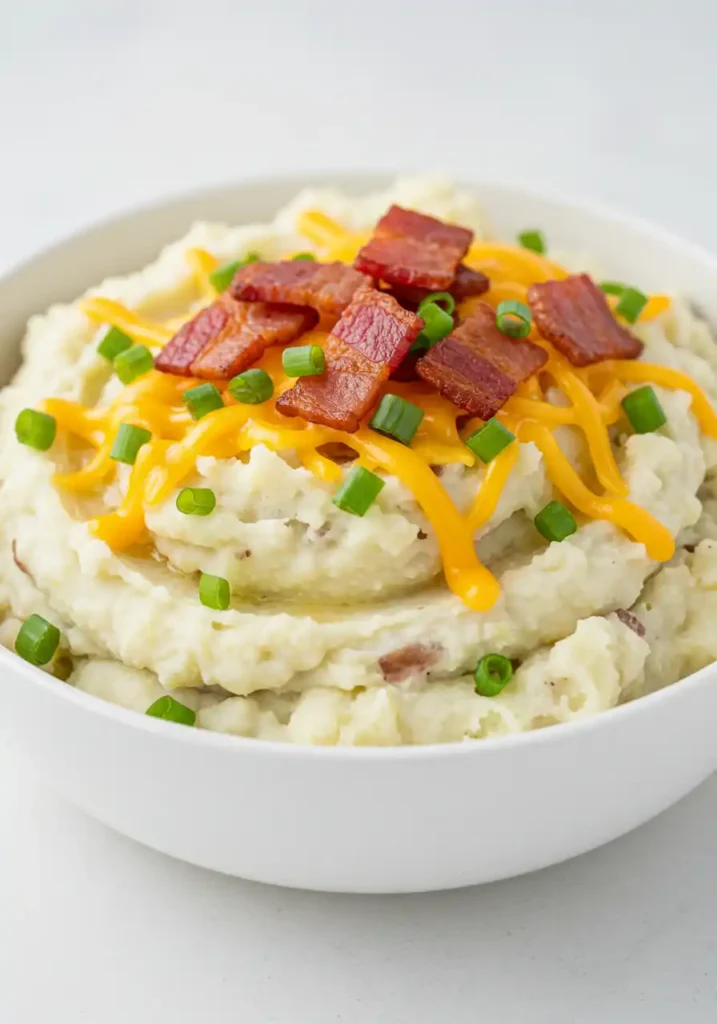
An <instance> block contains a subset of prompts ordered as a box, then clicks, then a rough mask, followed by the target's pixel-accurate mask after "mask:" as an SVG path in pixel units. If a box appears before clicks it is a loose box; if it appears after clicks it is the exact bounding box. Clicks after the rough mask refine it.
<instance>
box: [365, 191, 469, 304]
mask: <svg viewBox="0 0 717 1024" xmlns="http://www.w3.org/2000/svg"><path fill="white" fill-rule="evenodd" d="M472 241H473V232H472V231H469V230H468V229H467V228H460V227H456V226H455V225H453V224H444V223H443V222H442V221H440V220H436V218H435V217H428V216H426V215H425V214H423V213H416V212H415V211H414V210H404V209H402V208H401V207H400V206H392V207H391V208H390V210H389V211H388V213H386V214H385V215H384V216H383V217H382V218H381V220H380V221H379V222H378V224H377V225H376V229H375V231H374V235H373V238H372V239H371V241H370V242H368V243H367V244H366V245H364V246H363V248H362V249H361V251H360V252H359V254H358V256H357V257H356V259H355V260H354V266H355V267H356V269H357V270H361V271H363V273H364V274H369V275H370V276H371V277H374V278H379V279H380V280H382V281H386V282H387V283H388V284H393V285H401V286H408V287H418V288H427V289H428V290H429V291H447V290H448V289H449V288H450V286H451V285H452V284H453V280H454V278H455V276H456V271H457V268H458V264H459V263H460V261H461V260H462V259H463V257H464V256H465V254H466V253H467V252H468V246H469V245H470V244H471V242H472Z"/></svg>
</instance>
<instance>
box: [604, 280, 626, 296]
mask: <svg viewBox="0 0 717 1024" xmlns="http://www.w3.org/2000/svg"><path fill="white" fill-rule="evenodd" d="M598 287H599V288H600V291H601V292H605V294H606V295H617V296H620V295H622V293H623V292H624V291H625V289H626V288H627V285H626V284H621V283H620V281H602V282H601V283H600V284H599V285H598Z"/></svg>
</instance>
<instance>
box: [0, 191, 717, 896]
mask: <svg viewBox="0 0 717 1024" xmlns="http://www.w3.org/2000/svg"><path fill="white" fill-rule="evenodd" d="M332 181H333V182H335V183H337V184H339V185H341V186H343V187H345V188H347V189H349V190H352V191H355V192H361V191H365V190H367V189H370V188H375V187H381V186H383V185H385V184H387V181H386V179H385V178H382V177H378V176H341V175H339V176H334V177H333V178H332ZM320 183H322V182H320V181H319V180H317V179H311V180H309V179H300V178H291V179H285V180H275V181H268V182H263V183H254V184H248V185H240V186H233V187H229V188H223V189H217V190H212V191H209V192H205V193H200V194H198V195H195V196H192V197H189V198H184V199H179V200H173V201H170V202H168V203H165V204H163V205H161V206H155V207H152V208H149V209H146V210H140V211H139V212H135V213H131V214H129V215H127V216H124V217H121V218H119V219H117V220H114V221H111V222H109V223H106V224H103V225H101V226H99V227H97V228H94V229H92V230H90V231H87V232H85V233H83V234H81V235H78V236H76V237H75V238H71V239H70V240H69V241H66V242H63V243H62V244H60V245H58V246H56V247H55V248H53V249H51V250H49V251H47V252H45V253H43V254H42V255H40V256H37V257H35V258H34V259H32V260H30V261H29V262H27V263H26V264H25V265H24V266H22V267H20V268H19V269H18V270H16V271H14V272H13V273H11V274H9V275H7V276H6V277H5V278H4V279H3V280H2V281H0V323H1V325H2V327H1V334H0V340H1V344H0V380H2V381H5V380H7V379H8V377H9V375H10V373H11V372H12V370H13V369H14V366H15V364H16V363H17V360H18V354H17V349H18V342H19V340H20V337H21V335H22V332H23V327H24V324H25V322H26V320H27V318H28V316H29V315H30V314H32V313H34V312H37V311H39V310H43V309H44V308H45V307H46V306H48V305H49V304H50V303H51V302H53V301H57V300H60V299H72V298H74V297H76V295H78V294H79V293H80V292H81V291H82V290H83V289H84V288H86V287H87V286H88V285H90V284H94V283H97V282H99V281H101V280H102V279H103V278H104V277H105V276H107V275H109V274H116V273H124V272H127V271H129V270H132V269H135V268H138V267H141V266H142V265H143V264H145V263H146V262H148V261H149V260H150V259H151V258H152V257H153V256H154V255H155V253H156V252H157V251H158V250H159V248H160V247H161V246H162V245H163V244H164V243H165V242H167V241H169V240H171V239H173V238H175V237H179V236H180V235H182V234H183V233H184V231H185V230H186V229H187V227H188V226H189V224H190V223H191V221H193V220H194V219H196V218H199V217H202V218H207V219H215V220H223V221H228V222H229V223H241V222H246V221H250V220H258V221H262V220H268V219H269V218H270V217H271V216H272V215H273V214H274V212H275V211H276V209H277V208H278V207H279V206H281V205H282V204H283V203H284V202H286V201H288V200H289V199H290V198H291V197H292V196H293V195H294V194H295V193H296V192H297V191H298V190H299V189H300V188H301V187H303V186H305V185H313V184H320ZM476 189H477V192H478V194H479V195H480V198H481V200H482V202H483V204H484V206H485V208H486V210H487V211H488V214H489V216H490V219H491V222H492V224H493V226H494V228H495V230H496V233H497V234H498V235H502V236H504V237H506V238H511V237H513V236H514V235H515V233H516V231H517V230H518V229H520V228H522V227H524V226H525V225H526V224H528V225H534V224H535V225H539V226H540V227H541V228H543V229H544V230H545V232H546V233H547V236H548V237H549V238H550V241H551V243H554V244H556V245H559V246H561V247H566V248H570V249H572V250H586V251H588V252H590V253H592V254H594V255H595V257H596V258H597V259H598V260H599V261H600V263H601V264H602V265H604V266H605V268H606V271H608V272H609V274H610V276H611V277H614V278H617V279H621V278H622V279H628V280H634V281H636V282H639V284H640V285H642V286H644V287H646V288H648V289H649V288H652V289H654V290H656V291H659V290H663V289H675V290H679V291H682V292H684V293H685V294H686V295H688V296H690V297H691V298H692V299H693V300H694V302H695V303H697V304H698V305H699V306H700V308H701V309H703V310H704V311H705V313H706V314H707V315H708V316H709V317H711V319H712V320H713V322H715V323H717V261H715V260H714V259H713V258H712V257H711V256H709V255H707V254H706V253H704V252H701V251H699V250H697V249H695V248H693V247H691V246H688V245H686V244H684V243H683V242H680V241H678V240H677V239H675V238H672V237H670V236H669V235H666V234H664V233H663V232H661V231H658V230H655V229H653V228H651V227H647V226H645V225H642V224H638V223H636V222H634V221H630V220H625V219H624V218H621V217H616V216H614V215H612V214H608V213H604V212H603V211H600V210H595V209H594V208H587V207H582V206H573V205H569V204H566V203H564V202H562V201H557V200H552V199H546V198H542V197H538V196H534V195H531V194H528V193H525V192H523V191H520V190H516V189H510V188H504V187H496V186H490V185H488V186H476ZM716 721H717V669H715V668H712V667H710V668H708V669H705V670H704V671H702V672H699V673H697V674H696V675H695V676H693V677H691V678H690V679H688V680H686V681H683V682H681V683H679V684H677V685H676V686H673V687H671V688H668V689H666V690H663V691H662V692H660V693H656V694H653V695H652V696H649V697H646V698H643V699H642V700H640V701H637V702H635V703H633V704H629V705H626V706H624V707H620V708H617V709H616V710H613V711H609V712H606V713H605V714H602V715H599V716H597V717H595V718H591V719H588V720H585V721H582V722H578V723H574V724H569V725H560V726H556V727H554V728H551V729H545V730H542V731H540V732H535V733H527V734H523V735H519V736H515V737H508V738H503V739H488V740H482V741H480V742H469V743H464V744H455V745H446V746H431V747H408V748H368V749H366V748H364V749H347V748H312V747H298V746H289V745H283V744H278V743H269V742H266V741H263V740H251V739H237V738H234V737H230V736H223V735H218V734H214V733H210V732H203V731H201V730H198V729H188V728H186V727H183V726H176V725H173V724H171V723H166V722H162V721H159V720H157V719H155V718H146V717H143V716H142V715H137V714H134V713H132V712H129V711H125V710H123V709H121V708H118V707H115V706H113V705H111V704H107V703H104V702H103V701H101V700H98V699H96V698H94V697H91V696H89V695H87V694H84V693H80V692H77V691H75V690H73V689H72V688H71V687H69V686H67V685H66V684H64V683H61V682H57V681H55V680H54V679H52V678H50V677H49V676H47V675H45V674H43V673H42V672H40V671H38V670H36V669H34V668H32V667H31V666H30V665H27V664H26V663H25V662H23V661H21V660H20V659H19V658H17V657H16V656H15V655H14V654H12V653H10V652H8V651H5V650H0V738H1V739H2V740H3V741H4V742H7V743H9V744H11V745H12V746H13V747H15V748H17V749H18V750H19V751H20V752H22V753H23V754H25V755H26V756H27V757H28V758H29V759H30V760H31V761H32V762H33V763H34V764H35V765H36V766H37V768H38V769H39V770H40V772H41V773H42V774H44V775H45V776H46V778H47V779H48V780H49V781H51V782H52V783H53V784H54V785H55V786H56V787H57V789H58V790H59V792H60V793H62V794H63V795H64V796H65V797H67V799H68V800H71V801H72V802H73V803H75V804H77V805H78V806H80V807H82V808H83V809H84V810H86V811H87V812H88V813H89V814H91V815H92V816H93V817H96V818H98V819H99V820H100V821H103V822H105V823H106V824H107V825H110V826H111V827H112V828H115V829H117V830H118V831H120V832H123V833H125V834H127V835H128V836H132V837H133V838H134V839H137V840H139V841H140V842H143V843H146V844H147V845H148V846H151V847H154V848H156V849H157V850H162V851H164V852H165V853H168V854H172V855H173V856H175V857H180V858H182V859H183V860H187V861H191V862H193V863H195V864H200V865H203V866H205V867H209V868H215V869H217V870H219V871H224V872H228V873H230V874H234V875H240V876H242V877H244V878H251V879H257V880H260V881H264V882H275V883H278V884H280V885H290V886H299V887H304V888H309V889H327V890H340V891H346V892H411V891H417V890H427V889H446V888H451V887H455V886H462V885H470V884H473V883H476V882H487V881H490V880H493V879H497V878H503V877H507V876H510V875H515V874H519V873H521V872H525V871H532V870H534V869H536V868H540V867H544V866H546V865H548V864H553V863H555V862H557V861H560V860H563V859H565V858H567V857H572V856H574V855H575V854H578V853H582V852H584V851H586V850H589V849H591V848H593V847H595V846H598V845H599V844H601V843H604V842H607V841H608V840H610V839H613V838H615V837H616V836H619V835H621V834H622V833H624V832H626V831H628V830H629V829H631V828H634V827H635V826H636V825H639V824H641V823H642V822H644V821H646V820H647V819H649V818H651V817H652V816H653V815H655V814H657V813H658V812H660V811H662V810H664V808H666V807H668V806H669V805H670V804H672V803H673V802H674V801H676V800H678V799H679V798H680V797H682V796H683V795H684V794H685V793H687V792H689V790H691V789H692V788H693V787H694V786H696V785H697V784H698V783H699V782H701V781H702V780H703V779H704V778H706V777H707V776H708V775H709V774H710V773H711V772H712V771H713V770H714V769H715V767H717V744H715V740H714V734H715V722H716Z"/></svg>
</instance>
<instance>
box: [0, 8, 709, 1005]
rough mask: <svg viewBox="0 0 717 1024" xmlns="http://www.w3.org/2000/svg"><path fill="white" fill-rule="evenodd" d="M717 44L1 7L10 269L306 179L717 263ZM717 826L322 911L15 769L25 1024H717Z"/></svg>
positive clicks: (635, 19) (328, 14) (5, 878)
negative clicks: (605, 225) (153, 215)
mask: <svg viewBox="0 0 717 1024" xmlns="http://www.w3.org/2000/svg"><path fill="white" fill-rule="evenodd" d="M716 43H717V3H715V2H714V0H683V2H681V3H680V2H676V0H651V2H650V0H621V2H618V0H602V2H592V0H591V2H580V0H572V2H567V0H564V2H557V0H540V2H533V0H503V2H500V0H492V2H491V3H488V2H485V0H463V2H459V0H433V2H428V0H413V2H395V0H383V2H377V0H365V2H363V3H361V4H358V3H351V2H347V0H343V2H342V0H304V2H303V3H296V4H294V3H291V2H290V0H283V2H281V3H276V2H274V3H271V2H267V0H264V2H254V3H252V4H246V3H243V2H242V0H232V2H225V3H219V2H214V3H212V2H207V0H193V2H192V3H189V2H185V0H171V2H170V0H125V2H124V3H122V2H110V3H103V2H101V0H56V2H54V3H51V2H49V0H45V2H37V0H35V2H33V0H14V2H13V0H0V186H2V187H0V271H1V270H2V269H4V268H5V267H7V266H9V265H10V264H11V263H14V262H16V261H17V260H19V259H20V258H22V257H23V256H25V255H29V254H30V253H31V252H33V251H34V250H36V249H37V248H38V247H41V246H43V245H45V244H46V243H47V242H49V241H51V240H53V239H56V238H58V237H60V236H62V235H64V234H66V233H68V232H69V231H72V230H75V229H77V228H79V227H81V226H83V225H85V224H87V223H89V222H91V221H92V220H94V219H96V218H98V217H102V216H105V215H107V214H109V213H112V212H116V211H119V210H120V209H122V208H124V207H126V206H129V205H132V204H135V203H137V202H145V201H149V200H152V199H154V198H156V197H160V196H164V195H167V194H171V193H176V192H178V191H182V190H186V189H189V188H193V187H195V186H198V185H204V184H211V183H213V182H220V181H227V180H231V179H240V178H242V177H246V176H250V175H255V174H262V173H267V172H268V173H271V172H274V173H285V172H286V171H289V170H298V169H327V170H328V171H330V170H331V169H339V168H340V169H350V168H357V167H358V168H374V169H376V168H379V169H389V170H409V171H410V170H414V171H415V170H428V171H441V170H442V171H445V172H447V173H449V174H452V175H455V176H462V177H464V178H471V177H472V178H483V179H487V180H490V179H494V180H507V181H511V182H518V183H523V184H530V185H532V186H533V187H536V188H542V189H548V190H550V191H553V192H561V193H566V194H569V195H573V196H584V197H586V198H590V199H598V200H600V201H603V202H607V203H609V204H612V205H616V206H618V207H622V208H624V209H629V210H632V211H633V212H636V213H639V214H641V215H643V216H646V217H648V218H650V219H653V220H656V221H658V222H661V223H663V224H665V225H667V226H669V227H671V228H673V229H676V230H677V231H679V232H680V233H681V234H683V235H686V236H688V237H690V238H692V239H693V240H695V241H698V242H702V243H704V244H706V245H712V246H713V245H714V239H715V236H717V201H716V200H715V192H716V191H717V184H716V182H717V176H716V173H715V172H716V163H717V143H716V142H715V108H716V107H717V58H716V56H715V54H716V52H717V46H716ZM1 713H2V707H1V706H0V714H1ZM566 770H569V766H566ZM549 798H550V794H546V799H549ZM227 813H228V814H231V813H232V808H227ZM187 814H191V808H190V807H188V808H187ZM716 818H717V781H715V780H714V779H713V780H712V781H711V782H708V783H707V784H705V785H704V786H703V787H702V788H701V789H700V790H699V791H698V792H697V793H695V794H694V795H693V796H692V797H690V798H688V799H687V800H686V801H684V802H683V803H682V804H681V805H680V806H678V807H677V808H675V809H674V810H672V811H671V812H669V813H668V814H666V815H664V816H663V817H662V818H661V819H659V820H658V821H656V822H653V823H652V824H650V825H648V826H646V827H644V828H643V829H641V830H640V831H639V832H637V833H635V834H633V835H632V836H629V837H627V838H625V839H623V840H620V841H619V842H617V843H614V844H613V845H611V846H610V847H608V848H606V849H603V850H601V851H598V852H596V853H593V854H591V855H588V856H587V857H584V858H581V859H580V860H578V861H574V862H572V863H570V864H568V865H563V866H561V867H557V868H553V869H551V870H549V871H547V872H542V873H540V874H538V875H534V876H532V877H528V878H523V879H518V880H514V881H511V882H504V883H500V884H497V885H493V886H489V887H486V888H483V889H475V890H469V891H464V892H455V893H447V894H434V895H427V896H416V897H397V898H393V899H386V898H378V897H376V898H365V897H363V898H358V897H337V896H324V895H312V894H309V893H294V892H286V891H281V890H277V889H270V888H264V887H261V886H257V885H250V884H247V883H242V882H238V881H234V880H230V879H225V878H221V877H218V876H213V875H209V874H207V873H204V872H201V871H199V870H195V869H193V868H189V867H185V866H183V865H181V864H178V863H175V862H172V861H170V860H168V859H166V858H164V857H161V856H159V855H157V854H153V853H150V852H148V851H146V850H143V849H141V848H139V847H137V846H134V845H133V844H132V843H130V842H128V841H126V840H124V839H121V838H119V837H116V836H114V835H112V834H111V833H109V832H107V831H106V830H105V829H103V828H102V827H100V826H99V825H96V824H94V823H92V822H90V821H88V820H86V819H85V818H83V817H82V816H81V815H80V814H78V813H77V812H75V811H74V810H72V809H71V808H69V807H67V806H66V805H64V804H63V803H62V802H60V801H59V800H58V798H56V797H55V796H54V794H53V793H52V791H51V790H50V789H48V788H46V787H45V785H44V784H42V783H39V782H37V781H35V780H34V779H33V777H32V775H31V773H30V772H29V770H28V768H27V767H26V766H24V765H21V764H19V763H17V762H15V761H12V760H10V758H9V756H8V755H7V754H3V752H2V751H0V1020H2V1021H3V1024H5V1022H7V1024H35V1022H38V1024H45V1022H52V1024H74V1022H84V1021H87V1022H92V1024H145V1022H150V1021H151V1022H153V1024H155V1022H159V1024H163V1022H164V1021H168V1022H169V1021H171V1022H172V1024H185V1022H187V1024H189V1022H195V1021H196V1022H207V1024H215V1022H217V1024H219V1022H221V1024H224V1022H225V1021H226V1022H228V1021H232V1022H235V1021H238V1022H241V1024H255V1022H256V1024H271V1022H279V1024H289V1022H291V1024H293V1022H302V1024H303V1022H307V1024H324V1022H329V1021H345V1022H359V1024H363V1022H377V1024H379V1022H387V1024H403V1022H406V1024H408V1022H410V1024H423V1022H434V1021H444V1020H446V1021H451V1022H452V1024H462V1022H469V1021H470V1022H473V1021H477V1020H482V1019H485V1020H489V1021H491V1022H495V1024H522V1022H524V1021H525V1022H528V1021H530V1022H532V1024H543V1022H545V1024H548V1022H550V1024H573V1022H576V1024H606V1022H608V1021H609V1022H611V1024H623V1022H624V1024H642V1022H645V1024H647V1022H649V1024H662V1022H670V1024H674V1022H675V1021H680V1022H681V1024H696V1022H708V1021H709V1022H713V1021H714V1020H715V1018H716V1017H717V974H716V972H715V953H716V948H715V947H716V943H715V933H716V929H715V921H716V920H717V886H716V885H715V871H716V869H715V865H716V864H717V824H716ZM287 855H290V851H287ZM416 856H417V857H420V856H421V851H420V850H416Z"/></svg>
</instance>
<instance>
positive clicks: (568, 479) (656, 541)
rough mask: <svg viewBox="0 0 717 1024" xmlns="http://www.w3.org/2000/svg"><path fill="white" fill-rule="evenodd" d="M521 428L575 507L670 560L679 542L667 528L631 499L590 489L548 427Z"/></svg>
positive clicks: (530, 425) (654, 555)
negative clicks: (537, 449) (605, 494)
mask: <svg viewBox="0 0 717 1024" xmlns="http://www.w3.org/2000/svg"><path fill="white" fill-rule="evenodd" d="M518 430H519V436H520V439H521V440H523V441H532V442H533V443H534V444H535V445H537V447H538V448H539V449H540V451H541V452H542V454H543V458H544V459H545V464H546V466H547V468H548V475H549V476H550V479H551V480H552V482H553V484H554V485H555V487H557V489H558V490H559V491H560V493H561V494H563V495H564V496H565V497H566V498H567V499H568V501H569V502H570V503H571V504H572V505H574V506H575V508H577V509H579V510H580V512H582V513H583V514H584V515H586V516H589V517H590V518H591V519H605V520H607V521H608V522H611V523H613V524H614V525H615V526H619V527H621V528H622V529H623V530H625V532H626V533H629V534H630V536H631V537H633V538H634V539H635V540H636V541H639V542H640V543H641V544H644V545H645V548H646V550H647V553H648V555H649V556H650V558H654V559H655V561H656V562H667V561H669V559H670V558H672V556H673V555H674V553H675V542H674V539H673V537H672V534H671V533H670V531H669V530H668V529H667V527H666V526H663V525H662V523H660V522H659V521H658V520H657V519H655V518H654V517H653V516H651V515H650V514H649V512H646V511H645V509H643V508H640V507H639V505H634V504H633V503H632V502H631V501H625V499H624V498H600V497H598V496H597V495H596V494H593V493H592V491H590V490H588V488H587V487H586V486H585V484H584V483H583V482H582V480H581V479H580V477H579V476H578V475H577V473H576V472H575V470H574V469H573V467H572V466H571V465H570V463H569V462H568V460H567V458H566V457H565V455H564V454H563V452H562V451H561V449H560V446H559V445H558V442H557V441H556V440H555V438H554V437H553V435H552V433H551V432H550V430H548V428H547V427H546V426H544V425H543V424H542V423H530V422H526V423H522V424H521V425H520V427H519V428H518Z"/></svg>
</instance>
